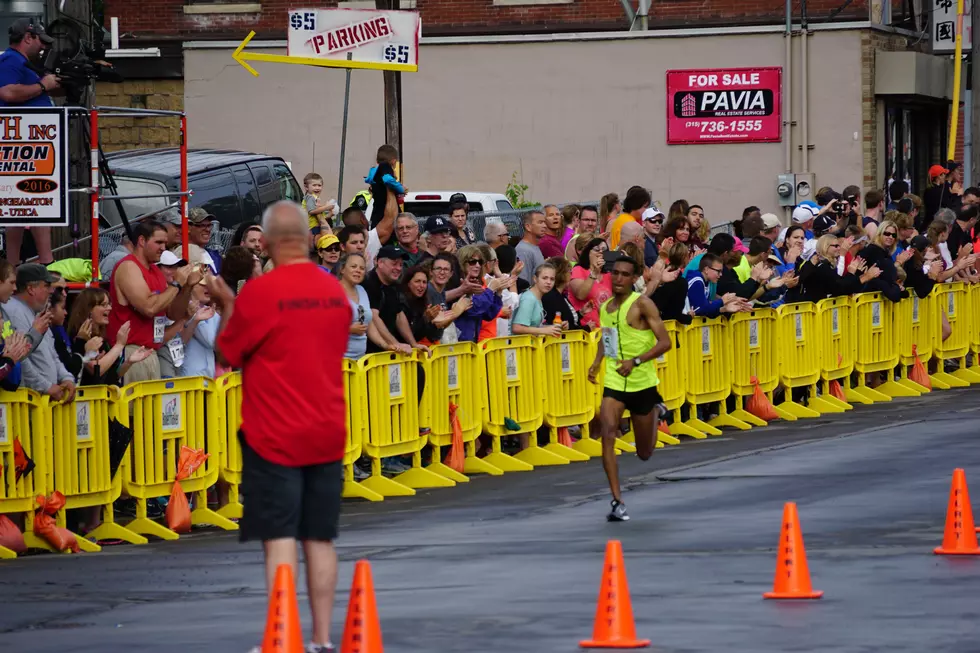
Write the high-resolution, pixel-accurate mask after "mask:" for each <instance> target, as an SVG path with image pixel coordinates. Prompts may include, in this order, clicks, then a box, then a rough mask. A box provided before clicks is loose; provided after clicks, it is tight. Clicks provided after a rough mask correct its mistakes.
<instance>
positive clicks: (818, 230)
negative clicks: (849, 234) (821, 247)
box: [813, 213, 837, 235]
mask: <svg viewBox="0 0 980 653" xmlns="http://www.w3.org/2000/svg"><path fill="white" fill-rule="evenodd" d="M836 224H837V221H836V220H834V218H833V216H830V215H827V214H826V213H824V214H823V215H818V216H817V217H816V218H815V219H814V220H813V233H815V234H820V235H822V234H825V233H827V232H828V231H830V230H831V229H833V228H834V226H835V225H836Z"/></svg>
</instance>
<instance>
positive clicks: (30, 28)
mask: <svg viewBox="0 0 980 653" xmlns="http://www.w3.org/2000/svg"><path fill="white" fill-rule="evenodd" d="M7 34H8V35H9V36H10V40H11V41H19V40H21V39H22V38H24V35H25V34H33V35H34V36H36V37H38V38H39V39H41V42H42V43H45V44H47V45H51V44H52V43H54V39H53V38H51V37H50V36H48V33H47V32H45V31H44V25H42V24H41V23H40V21H37V20H35V19H34V18H18V19H17V20H15V21H14V22H13V23H11V24H10V27H9V28H8V29H7Z"/></svg>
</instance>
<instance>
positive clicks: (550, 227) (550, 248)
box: [538, 204, 565, 259]
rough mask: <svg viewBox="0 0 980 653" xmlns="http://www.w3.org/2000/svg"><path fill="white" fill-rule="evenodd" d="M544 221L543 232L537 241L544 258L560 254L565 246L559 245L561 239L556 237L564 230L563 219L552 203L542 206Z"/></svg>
mask: <svg viewBox="0 0 980 653" xmlns="http://www.w3.org/2000/svg"><path fill="white" fill-rule="evenodd" d="M544 223H545V227H546V229H545V233H544V235H543V236H541V240H540V242H538V247H540V248H541V253H542V254H544V257H545V258H546V259H548V258H551V257H552V256H562V255H563V254H564V252H565V248H564V247H562V246H561V241H560V240H558V239H559V237H560V236H561V235H562V232H563V231H564V220H562V217H561V211H559V210H558V207H557V206H555V205H554V204H548V205H547V206H545V207H544Z"/></svg>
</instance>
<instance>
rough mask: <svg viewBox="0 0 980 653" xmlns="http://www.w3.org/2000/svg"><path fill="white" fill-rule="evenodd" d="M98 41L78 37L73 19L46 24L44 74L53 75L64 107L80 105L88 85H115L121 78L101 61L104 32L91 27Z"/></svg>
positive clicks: (101, 29) (77, 29)
mask: <svg viewBox="0 0 980 653" xmlns="http://www.w3.org/2000/svg"><path fill="white" fill-rule="evenodd" d="M95 27H96V29H95V30H94V31H95V32H96V33H97V34H98V35H100V36H101V37H102V38H101V39H96V38H93V39H91V41H88V40H85V39H83V38H82V28H81V26H80V25H79V24H78V23H77V22H76V21H74V20H71V19H69V18H58V19H56V20H53V21H51V24H50V25H48V28H47V30H46V31H47V33H48V35H49V36H50V37H51V38H52V39H54V43H53V44H52V45H51V47H50V48H48V50H47V53H46V55H45V57H44V72H45V73H51V74H53V75H57V76H58V78H59V79H60V80H61V88H62V89H64V91H65V101H66V102H67V103H68V104H81V100H82V95H83V94H84V92H85V90H86V89H87V88H88V87H89V86H91V84H92V82H94V81H99V82H111V83H118V82H121V81H123V78H122V75H120V74H119V73H117V72H116V70H115V69H114V68H113V67H112V64H110V63H109V62H107V61H105V30H104V29H103V28H101V27H99V26H97V25H96V26H95Z"/></svg>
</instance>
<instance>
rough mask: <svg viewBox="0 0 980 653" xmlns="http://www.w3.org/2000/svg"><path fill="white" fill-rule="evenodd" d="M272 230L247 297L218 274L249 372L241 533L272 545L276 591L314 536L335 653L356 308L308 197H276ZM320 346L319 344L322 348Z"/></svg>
mask: <svg viewBox="0 0 980 653" xmlns="http://www.w3.org/2000/svg"><path fill="white" fill-rule="evenodd" d="M262 228H263V231H264V234H265V244H266V251H267V252H268V254H269V256H270V258H271V259H272V262H273V265H274V268H273V270H272V271H271V272H269V273H268V274H265V275H262V276H261V277H258V278H255V279H252V280H251V281H249V282H248V283H247V284H245V285H244V286H243V287H242V290H241V292H240V293H239V295H238V297H237V298H236V297H235V295H234V294H233V293H232V291H231V289H230V288H229V287H228V286H227V284H226V283H225V282H224V281H223V280H222V279H221V277H215V278H213V279H212V280H211V281H210V286H211V296H212V298H213V299H214V301H215V303H216V304H217V306H218V309H219V310H220V312H221V327H220V330H219V332H218V340H217V348H216V349H217V353H218V354H219V356H221V357H222V358H223V359H224V360H225V361H226V362H227V364H228V365H230V366H232V367H236V368H241V369H242V427H241V430H240V431H239V433H238V435H239V440H240V441H241V444H242V486H243V487H245V488H247V490H246V492H247V493H248V500H247V501H245V513H244V515H243V516H242V522H241V528H242V530H241V539H242V541H247V540H261V541H262V542H263V545H264V549H265V563H266V577H267V582H268V585H269V590H270V591H271V589H272V584H273V581H274V579H275V573H276V568H277V567H278V566H279V565H282V564H288V565H291V566H292V567H293V571H294V573H295V571H296V566H297V551H296V541H297V540H300V541H302V542H303V551H304V553H305V554H306V582H307V587H308V590H309V594H310V610H311V612H312V613H313V643H312V644H310V646H309V648H307V651H310V652H311V653H321V652H323V653H326V652H327V651H333V648H332V646H331V644H330V619H331V613H332V611H333V601H334V589H335V586H336V584H337V554H336V552H335V550H334V547H333V540H334V539H335V538H336V537H337V526H338V522H339V519H340V497H341V492H342V490H343V457H344V448H345V446H346V442H347V428H346V420H345V415H346V410H347V407H346V402H345V400H344V385H343V372H342V363H343V357H344V351H345V350H346V348H347V336H348V330H349V327H350V323H351V319H352V311H351V307H350V302H349V301H348V299H347V295H346V293H345V292H344V290H343V288H342V287H341V285H340V283H339V282H338V281H337V280H336V279H335V278H334V277H333V276H332V275H329V274H323V271H322V270H321V269H320V268H319V266H317V265H316V264H315V263H312V262H311V261H310V260H309V248H308V244H309V227H308V225H307V214H306V212H305V211H304V210H303V209H302V208H301V207H300V206H299V205H298V204H294V203H292V202H289V201H281V202H277V203H275V204H273V205H272V206H270V207H269V208H268V209H266V212H265V215H264V216H263V218H262ZM310 343H317V346H316V351H315V355H313V356H311V355H310ZM324 416H327V417H326V419H325V418H324Z"/></svg>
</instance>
